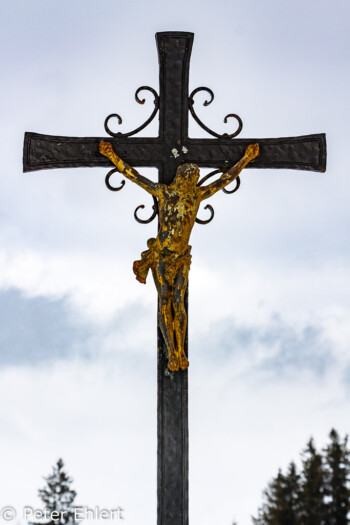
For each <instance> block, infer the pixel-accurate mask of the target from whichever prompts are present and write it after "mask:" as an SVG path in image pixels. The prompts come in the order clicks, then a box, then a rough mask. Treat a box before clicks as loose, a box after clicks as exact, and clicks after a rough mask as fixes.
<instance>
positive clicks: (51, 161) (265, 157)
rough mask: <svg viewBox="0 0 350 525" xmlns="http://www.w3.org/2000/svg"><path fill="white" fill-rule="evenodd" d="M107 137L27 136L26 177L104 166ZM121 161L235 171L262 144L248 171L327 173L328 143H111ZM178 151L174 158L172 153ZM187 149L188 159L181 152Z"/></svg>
mask: <svg viewBox="0 0 350 525" xmlns="http://www.w3.org/2000/svg"><path fill="white" fill-rule="evenodd" d="M101 140H106V138H105V137H84V138H79V137H59V136H53V135H41V134H39V133H26V134H25V140H24V151H23V169H24V171H25V172H29V171H36V170H43V169H50V168H74V167H91V166H95V167H96V166H101V167H109V166H110V161H109V160H108V159H107V158H106V157H103V156H102V155H101V154H100V153H99V149H98V145H99V142H100V141H101ZM108 140H109V142H111V144H112V145H113V146H114V148H115V149H116V151H117V152H118V155H119V156H120V157H122V158H123V159H124V160H125V161H126V162H127V163H128V164H130V165H132V166H138V167H140V166H155V167H161V166H162V165H163V163H164V162H165V161H169V160H170V158H172V161H173V162H172V163H173V164H174V168H175V169H176V167H177V166H178V165H180V164H181V163H183V162H193V163H195V164H198V165H199V166H201V167H208V168H211V167H225V166H232V165H233V164H235V162H237V161H238V160H239V159H240V158H241V157H242V156H243V154H244V150H245V148H246V147H247V145H248V144H252V143H255V142H258V143H259V146H260V154H259V156H258V157H257V158H256V159H255V160H254V161H253V162H252V163H251V164H248V166H247V168H276V169H282V168H283V169H286V168H287V169H299V170H309V171H319V172H324V171H325V170H326V137H325V134H324V133H319V134H315V135H304V136H299V137H282V138H276V139H270V138H268V139H260V138H248V139H235V140H234V141H232V140H223V139H221V140H217V139H190V138H188V139H187V140H184V141H183V144H168V143H167V142H164V141H161V139H159V138H154V139H152V138H130V137H128V138H124V139H122V138H121V139H108ZM176 146H177V148H178V152H179V156H178V157H176V158H174V156H173V153H172V149H173V148H174V147H176ZM183 146H184V147H185V148H186V150H187V153H183V152H182V147H183Z"/></svg>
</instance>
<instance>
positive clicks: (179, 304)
mask: <svg viewBox="0 0 350 525" xmlns="http://www.w3.org/2000/svg"><path fill="white" fill-rule="evenodd" d="M173 305H174V309H175V310H176V311H177V312H185V305H184V298H183V297H182V294H180V293H179V294H175V295H174V298H173Z"/></svg>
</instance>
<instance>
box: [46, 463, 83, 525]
mask: <svg viewBox="0 0 350 525" xmlns="http://www.w3.org/2000/svg"><path fill="white" fill-rule="evenodd" d="M63 467H64V464H63V461H62V459H59V460H58V461H57V463H56V465H55V466H54V467H53V472H52V474H50V475H49V476H48V477H47V478H44V479H45V481H46V487H45V488H43V489H40V490H39V497H40V499H41V501H42V502H43V504H44V506H45V509H47V512H48V513H49V515H50V516H52V513H53V512H57V513H58V514H57V516H58V519H57V520H50V521H48V522H46V524H45V525H67V524H69V525H74V524H75V523H76V522H75V515H74V505H73V502H74V500H75V497H76V495H77V493H76V492H75V490H72V489H71V484H72V479H71V478H69V477H68V476H67V474H66V473H65V472H64V470H63ZM54 516H55V517H56V515H54Z"/></svg>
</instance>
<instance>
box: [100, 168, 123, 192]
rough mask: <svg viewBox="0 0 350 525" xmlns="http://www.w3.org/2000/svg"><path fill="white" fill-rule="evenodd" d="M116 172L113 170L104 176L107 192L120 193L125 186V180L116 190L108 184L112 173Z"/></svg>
mask: <svg viewBox="0 0 350 525" xmlns="http://www.w3.org/2000/svg"><path fill="white" fill-rule="evenodd" d="M116 172H118V173H119V170H118V168H113V169H112V170H110V171H109V172H108V173H107V175H106V178H105V183H106V186H107V188H108V189H109V190H111V191H120V190H121V189H122V188H123V187H124V185H125V180H122V181H121V183H120V186H119V187H118V188H115V187H114V186H111V184H110V182H109V179H110V178H111V176H112V175H113V173H116Z"/></svg>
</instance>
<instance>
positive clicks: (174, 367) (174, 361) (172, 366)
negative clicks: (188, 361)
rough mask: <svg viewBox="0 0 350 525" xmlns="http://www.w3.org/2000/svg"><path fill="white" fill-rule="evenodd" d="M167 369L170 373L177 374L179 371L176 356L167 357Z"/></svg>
mask: <svg viewBox="0 0 350 525" xmlns="http://www.w3.org/2000/svg"><path fill="white" fill-rule="evenodd" d="M168 368H169V370H171V371H172V372H177V371H178V370H179V359H178V357H177V356H176V355H174V354H172V355H171V356H170V357H169V360H168Z"/></svg>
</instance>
